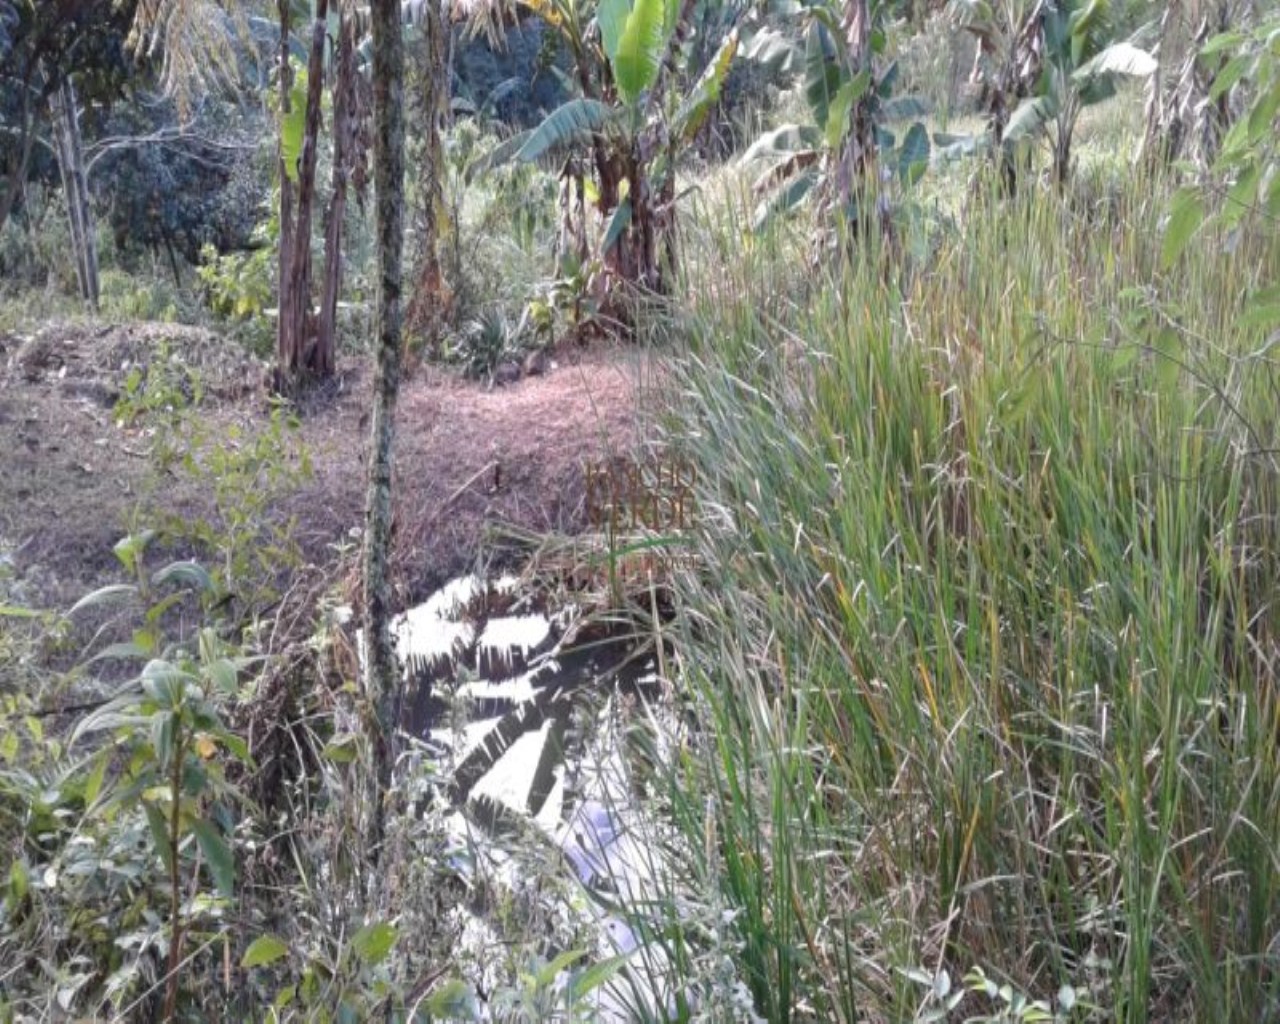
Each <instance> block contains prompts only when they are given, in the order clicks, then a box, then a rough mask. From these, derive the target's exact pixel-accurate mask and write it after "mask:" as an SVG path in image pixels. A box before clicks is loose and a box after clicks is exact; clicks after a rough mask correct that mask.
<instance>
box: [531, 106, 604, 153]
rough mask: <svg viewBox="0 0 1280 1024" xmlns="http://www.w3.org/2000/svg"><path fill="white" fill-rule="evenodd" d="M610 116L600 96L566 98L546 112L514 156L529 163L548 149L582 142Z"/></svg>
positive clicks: (602, 125) (601, 126)
mask: <svg viewBox="0 0 1280 1024" xmlns="http://www.w3.org/2000/svg"><path fill="white" fill-rule="evenodd" d="M611 117H612V113H611V112H610V110H609V108H608V107H607V106H606V105H605V104H603V103H601V102H600V101H599V100H589V99H575V100H569V101H568V102H567V103H564V104H562V105H561V106H559V107H557V108H556V109H555V110H553V111H552V112H551V113H550V114H548V115H547V117H546V119H545V120H544V121H543V122H542V123H541V124H540V125H538V127H537V128H535V129H534V130H533V131H532V132H531V133H530V134H529V137H528V138H527V139H525V141H524V145H522V146H521V147H520V150H519V152H517V153H516V155H515V159H516V160H517V161H519V162H521V163H530V162H532V161H534V160H537V159H538V158H539V157H540V156H542V155H543V154H545V153H547V152H548V151H549V150H552V149H557V148H560V147H563V146H571V145H574V144H576V143H579V142H584V141H586V140H587V139H588V138H590V137H591V134H592V133H593V132H596V131H599V130H600V129H601V128H603V127H604V126H605V125H606V124H608V123H609V120H610V118H611Z"/></svg>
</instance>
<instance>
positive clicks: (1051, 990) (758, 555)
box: [669, 175, 1280, 1022]
mask: <svg viewBox="0 0 1280 1024" xmlns="http://www.w3.org/2000/svg"><path fill="white" fill-rule="evenodd" d="M1095 184H1096V179H1095ZM1090 187H1092V186H1090ZM1166 196H1167V190H1166V189H1165V188H1164V187H1163V185H1162V183H1161V182H1160V181H1153V180H1150V179H1148V178H1146V177H1144V176H1142V175H1130V177H1129V178H1128V180H1124V181H1119V182H1116V183H1114V184H1113V185H1112V187H1110V188H1109V189H1108V190H1107V191H1106V193H1105V196H1098V195H1095V194H1091V193H1089V192H1087V191H1085V190H1084V189H1083V188H1082V189H1081V191H1078V192H1076V193H1074V194H1071V195H1068V196H1067V197H1066V198H1062V197H1057V196H1053V195H1049V194H1047V193H1044V192H1040V191H1038V190H1036V189H1035V188H1028V189H1026V190H1025V191H1024V192H1023V193H1022V194H1021V195H1019V196H1018V197H1016V198H1014V199H1006V198H1002V197H1000V196H997V195H995V194H990V193H987V192H984V191H982V190H977V191H971V192H970V193H969V194H968V196H967V198H966V201H965V210H964V212H963V214H962V216H961V217H960V218H959V219H958V220H957V221H956V222H955V224H954V226H952V227H950V228H944V227H942V226H941V225H939V226H937V227H936V228H935V230H934V231H933V233H932V234H931V235H930V236H928V238H927V241H928V245H927V247H925V248H924V249H921V248H920V247H917V249H916V250H915V251H916V255H915V257H914V258H913V257H911V256H910V255H907V256H904V255H902V252H903V249H902V248H899V251H898V253H897V254H896V255H890V254H888V253H881V252H879V251H876V246H871V245H867V244H865V243H864V244H863V245H862V246H856V245H855V246H853V247H852V248H851V252H852V253H853V255H851V256H850V257H849V258H847V259H844V258H842V259H839V260H831V261H830V263H829V265H827V266H823V267H819V268H817V269H814V268H813V267H812V266H811V265H809V264H807V263H806V261H805V258H804V253H803V245H796V244H792V243H789V242H788V241H787V240H786V239H784V238H781V237H778V236H774V237H772V238H764V239H759V238H749V237H748V236H747V235H746V234H745V231H744V224H745V222H746V219H747V218H746V217H745V216H743V217H742V218H741V219H740V220H741V222H740V221H739V219H737V218H735V217H734V215H733V212H732V211H733V210H734V209H735V208H736V207H735V206H734V204H729V206H728V207H727V210H728V212H723V213H717V214H714V215H713V214H704V215H703V216H702V218H701V221H700V225H699V227H700V230H698V231H691V232H690V233H689V235H690V237H689V239H688V240H687V244H688V246H689V247H690V251H692V252H694V253H695V258H693V259H689V260H688V261H687V262H688V265H689V266H690V267H691V268H692V269H691V270H690V275H691V278H692V279H691V281H690V294H691V295H692V296H694V302H695V309H694V313H693V318H692V330H693V335H694V337H693V341H692V342H691V345H690V349H689V351H688V353H687V356H686V357H685V358H684V360H683V367H684V372H683V373H682V375H681V379H680V389H679V390H680V396H679V398H678V399H677V401H676V402H675V405H674V407H673V408H672V409H671V415H670V417H669V423H670V430H671V438H670V440H671V442H672V443H674V444H677V445H679V447H680V449H681V450H682V451H683V452H684V453H685V454H686V455H687V457H688V458H689V459H690V460H691V461H692V462H693V464H694V466H695V467H696V471H697V479H698V486H699V493H698V496H697V497H698V507H699V509H700V510H701V521H700V523H699V525H698V528H697V530H696V534H695V536H696V541H695V543H696V546H697V552H698V557H699V560H700V563H701V564H700V568H699V569H697V570H695V571H686V572H681V573H678V574H677V576H676V583H677V589H678V593H679V601H680V604H681V608H682V610H683V611H684V612H685V613H686V614H684V615H682V616H680V617H679V619H678V624H677V626H676V627H675V628H676V629H677V630H678V631H679V638H678V641H677V644H676V646H677V654H678V663H677V671H676V675H677V676H678V677H680V678H681V679H683V681H685V682H686V683H687V684H688V686H689V691H690V693H689V699H690V702H691V706H692V708H693V712H694V719H695V730H694V736H693V739H692V740H691V744H690V747H689V754H688V756H686V757H685V758H683V759H681V760H680V762H679V766H678V771H677V775H676V777H675V778H674V779H673V780H672V781H673V793H674V799H673V801H672V803H673V806H674V807H675V809H676V811H677V818H678V819H679V820H680V821H681V822H682V825H683V829H684V833H685V841H684V848H685V853H686V856H685V857H683V858H682V860H681V861H680V863H682V864H685V865H687V868H686V872H687V877H684V878H683V879H681V880H680V882H681V885H682V886H683V887H684V888H685V889H686V891H687V890H688V889H689V888H690V887H693V886H697V885H700V884H701V885H714V886H715V887H716V889H717V893H716V899H717V900H723V901H724V903H725V904H726V905H727V906H728V907H730V908H732V914H731V918H730V919H731V920H732V931H733V944H732V948H733V949H734V950H735V953H734V961H735V963H736V966H737V968H738V970H739V972H740V974H741V976H742V978H743V980H745V981H746V982H747V984H748V986H749V987H750V989H751V992H752V995H753V998H754V1001H755V1005H756V1007H757V1009H758V1010H759V1011H760V1012H761V1013H762V1014H763V1015H764V1016H766V1017H767V1018H768V1019H769V1020H771V1021H788V1020H820V1021H853V1020H855V1019H858V1020H863V1019H871V1020H912V1019H916V1018H918V1017H921V1016H922V1015H924V1014H927V1013H928V1012H929V1010H930V1009H931V1008H932V1007H934V1006H935V1005H937V1003H936V1000H933V999H932V997H931V996H930V995H929V992H928V989H927V988H923V987H922V986H921V985H920V984H918V978H919V977H920V972H924V976H925V977H937V976H939V975H940V973H941V972H942V971H944V970H945V971H946V972H947V973H948V975H949V977H950V978H956V979H958V978H959V977H961V976H962V975H964V974H965V972H966V971H968V970H969V969H970V968H972V967H974V966H979V967H981V968H983V969H984V970H985V971H986V973H987V974H988V975H989V976H991V977H993V978H996V979H998V980H999V981H1000V982H1001V983H1002V984H1003V983H1006V982H1007V983H1008V984H1009V985H1011V986H1012V988H1013V989H1014V990H1015V991H1019V992H1025V993H1027V994H1028V995H1030V996H1033V997H1037V998H1041V999H1044V1000H1045V1001H1046V1002H1047V1003H1049V1004H1052V1005H1054V1008H1055V1009H1062V1008H1063V1007H1062V1006H1061V1005H1060V1004H1054V999H1055V998H1056V994H1057V993H1058V992H1059V989H1060V986H1062V985H1063V984H1070V985H1071V986H1073V988H1074V990H1075V991H1076V992H1077V993H1078V995H1079V997H1080V1000H1081V1001H1082V1002H1084V1003H1089V1004H1093V1005H1094V1006H1095V1007H1097V1009H1095V1010H1092V1011H1090V1010H1088V1009H1084V1008H1081V1007H1079V1006H1077V1007H1076V1008H1075V1009H1073V1010H1072V1011H1071V1013H1072V1014H1074V1016H1071V1017H1069V1018H1068V1017H1064V1019H1106V1020H1113V1019H1114V1020H1124V1021H1128V1022H1140V1021H1148V1020H1155V1021H1169V1020H1206V1021H1210V1020H1212V1021H1228V1020H1229V1021H1242V1022H1243V1021H1250V1022H1252V1021H1263V1020H1276V1019H1277V1018H1278V1017H1280V754H1278V753H1277V739H1278V738H1280V694H1278V693H1277V689H1276V687H1277V672H1278V668H1280V612H1277V608H1276V602H1277V598H1278V597H1280V593H1278V583H1280V545H1278V544H1277V538H1276V527H1277V515H1278V514H1280V488H1278V486H1277V483H1278V477H1277V469H1276V456H1275V450H1276V449H1277V448H1280V444H1278V443H1277V410H1278V409H1280V403H1278V402H1277V383H1278V381H1280V374H1278V373H1277V367H1276V363H1275V360H1274V359H1273V358H1272V356H1270V355H1268V353H1267V345H1266V340H1267V339H1266V335H1265V331H1263V330H1262V329H1261V328H1260V327H1258V326H1250V324H1249V322H1248V318H1246V317H1243V316H1242V310H1243V309H1244V304H1245V302H1246V298H1247V296H1248V294H1249V293H1250V291H1251V290H1253V289H1256V288H1258V287H1260V286H1262V285H1265V284H1269V283H1274V282H1275V281H1276V277H1277V269H1280V245H1278V244H1277V237H1278V236H1277V235H1276V233H1275V231H1274V227H1273V226H1269V225H1263V226H1261V227H1260V228H1257V229H1255V230H1253V231H1252V232H1248V231H1246V232H1245V233H1244V234H1242V235H1241V236H1240V237H1239V238H1237V239H1235V240H1234V241H1233V243H1232V244H1231V245H1228V246H1224V239H1222V238H1217V237H1215V238H1205V239H1204V240H1203V241H1202V243H1201V244H1200V245H1199V246H1198V247H1197V248H1195V249H1194V250H1193V251H1191V252H1190V253H1189V254H1188V255H1187V256H1186V257H1185V258H1184V259H1183V261H1182V262H1181V263H1180V264H1179V265H1178V266H1176V267H1174V268H1173V269H1172V270H1171V271H1169V272H1168V273H1164V272H1162V271H1161V270H1160V269H1159V262H1158V261H1159V247H1160V217H1161V215H1162V212H1163V210H1164V208H1165V197H1166ZM926 223H927V219H926ZM1228 249H1229V250H1230V251H1227V250H1228ZM906 251H907V252H910V251H912V250H911V249H910V248H909V247H908V248H907V249H906ZM708 807H709V808H711V813H710V817H707V816H705V815H704V814H703V813H701V812H702V809H703V808H708ZM908 972H913V974H914V977H915V979H916V980H913V977H911V976H909V975H908ZM987 1012H994V1010H993V1008H992V1006H990V1005H988V1004H987V1003H986V1002H985V1001H984V1000H983V998H982V997H980V996H979V995H976V994H972V995H969V996H966V998H965V1000H964V1001H963V1002H962V1003H961V1004H960V1005H959V1006H958V1007H956V1008H955V1017H954V1018H953V1019H957V1020H958V1019H960V1018H962V1017H965V1016H967V1015H971V1014H981V1013H987ZM1090 1014H1093V1016H1092V1017H1091V1016H1090Z"/></svg>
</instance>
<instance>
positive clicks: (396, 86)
mask: <svg viewBox="0 0 1280 1024" xmlns="http://www.w3.org/2000/svg"><path fill="white" fill-rule="evenodd" d="M370 12H371V20H372V30H373V109H374V141H373V174H374V189H375V196H376V200H375V202H376V224H377V228H376V232H377V239H378V287H377V313H376V331H375V333H376V336H377V359H378V363H377V371H376V376H375V378H374V393H373V416H372V420H373V422H372V436H371V437H370V449H371V450H370V457H369V488H368V494H367V498H366V503H365V531H364V552H363V554H364V595H363V596H364V635H365V680H364V682H365V694H366V696H367V698H368V701H369V707H370V711H371V712H372V713H371V714H370V715H368V716H367V721H368V722H369V730H370V735H369V748H370V753H371V760H372V765H371V769H372V771H371V773H370V774H371V779H370V782H371V791H370V793H369V801H368V807H369V812H370V816H371V820H370V828H369V839H370V853H371V856H372V860H373V864H374V866H375V871H374V872H373V873H372V874H371V876H370V877H371V878H376V874H377V873H376V865H377V864H378V860H379V858H380V857H381V853H382V841H383V836H384V835H385V831H386V812H387V808H386V803H387V800H388V798H389V795H390V792H391V771H392V767H393V766H394V763H395V748H394V740H395V733H396V727H397V725H398V724H399V716H400V696H401V693H400V690H401V687H400V671H399V666H398V664H397V661H396V654H395V649H394V647H393V645H392V640H391V629H390V617H391V581H390V580H389V579H388V565H389V562H390V557H389V556H390V548H391V447H392V441H393V439H394V436H395V407H396V398H397V396H398V393H399V390H400V333H401V331H400V327H401V323H400V292H401V260H402V255H403V247H404V41H403V37H402V34H401V27H400V3H399V0H372V2H371V4H370Z"/></svg>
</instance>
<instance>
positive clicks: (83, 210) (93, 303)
mask: <svg viewBox="0 0 1280 1024" xmlns="http://www.w3.org/2000/svg"><path fill="white" fill-rule="evenodd" d="M53 112H54V135H55V141H56V143H57V150H58V169H59V171H60V172H61V175H62V191H63V195H64V197H65V199H66V203H67V218H68V221H69V222H70V225H71V247H72V250H73V251H74V253H75V258H76V277H77V278H78V279H79V282H80V297H81V298H82V299H84V300H85V302H87V303H88V304H89V306H90V308H92V309H93V310H94V311H97V308H98V252H97V244H96V237H95V233H94V227H93V211H92V210H91V209H90V206H89V186H88V179H87V178H86V176H85V173H84V147H83V145H82V144H81V140H80V118H79V114H78V112H77V110H76V93H75V89H74V88H73V87H72V85H71V81H70V80H69V79H64V80H63V82H62V85H61V86H60V87H59V89H58V93H57V99H56V101H55V102H54V111H53Z"/></svg>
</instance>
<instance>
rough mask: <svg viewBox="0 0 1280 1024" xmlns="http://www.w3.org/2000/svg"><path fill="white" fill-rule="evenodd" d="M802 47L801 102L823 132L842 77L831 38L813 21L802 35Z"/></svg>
mask: <svg viewBox="0 0 1280 1024" xmlns="http://www.w3.org/2000/svg"><path fill="white" fill-rule="evenodd" d="M804 47H805V48H804V68H805V71H804V98H805V100H806V101H807V102H808V104H809V110H810V111H811V112H812V113H813V120H814V123H815V124H818V125H821V126H823V127H824V128H825V127H826V125H827V123H828V119H829V117H830V113H831V104H832V102H833V101H834V99H835V96H836V93H837V92H839V91H840V85H841V83H842V82H843V80H844V76H843V74H842V73H841V65H840V62H839V61H838V60H837V59H836V51H835V46H834V44H833V43H832V42H831V36H830V34H829V33H828V32H827V30H826V29H825V28H823V27H822V25H820V24H818V23H817V22H816V21H814V22H811V23H810V25H809V28H808V30H807V31H806V33H805V40H804Z"/></svg>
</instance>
